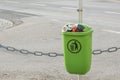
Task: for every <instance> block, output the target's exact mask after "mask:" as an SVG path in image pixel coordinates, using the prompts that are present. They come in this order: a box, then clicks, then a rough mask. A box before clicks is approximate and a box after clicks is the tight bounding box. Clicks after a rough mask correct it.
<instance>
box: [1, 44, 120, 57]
mask: <svg viewBox="0 0 120 80" xmlns="http://www.w3.org/2000/svg"><path fill="white" fill-rule="evenodd" d="M0 48H4V49H6V50H7V51H11V52H15V51H17V52H20V53H22V54H33V55H35V56H44V55H45V56H49V57H57V56H63V53H62V54H59V53H56V52H49V53H43V52H41V51H34V52H31V51H28V50H25V49H20V50H19V49H16V48H14V47H10V46H3V45H1V44H0ZM119 49H120V47H110V48H108V49H106V50H101V49H97V50H93V51H92V54H93V55H98V54H102V53H104V52H108V53H111V52H116V51H118V50H119Z"/></svg>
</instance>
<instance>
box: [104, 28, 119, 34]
mask: <svg viewBox="0 0 120 80" xmlns="http://www.w3.org/2000/svg"><path fill="white" fill-rule="evenodd" d="M102 31H105V32H110V33H115V34H120V32H119V31H113V30H107V29H104V30H102Z"/></svg>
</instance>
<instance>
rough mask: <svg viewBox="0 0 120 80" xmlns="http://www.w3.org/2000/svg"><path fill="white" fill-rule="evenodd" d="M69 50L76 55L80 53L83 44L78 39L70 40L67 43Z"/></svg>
mask: <svg viewBox="0 0 120 80" xmlns="http://www.w3.org/2000/svg"><path fill="white" fill-rule="evenodd" d="M67 49H68V50H69V51H70V52H71V53H74V54H76V53H79V52H80V50H81V43H80V42H79V41H78V40H76V39H72V40H69V41H68V43H67Z"/></svg>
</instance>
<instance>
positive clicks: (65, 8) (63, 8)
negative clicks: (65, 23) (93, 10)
mask: <svg viewBox="0 0 120 80" xmlns="http://www.w3.org/2000/svg"><path fill="white" fill-rule="evenodd" d="M61 8H63V9H74V10H75V9H77V8H72V7H61Z"/></svg>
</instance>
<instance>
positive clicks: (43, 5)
mask: <svg viewBox="0 0 120 80" xmlns="http://www.w3.org/2000/svg"><path fill="white" fill-rule="evenodd" d="M30 5H39V6H42V7H45V6H47V5H46V4H40V3H31V4H30Z"/></svg>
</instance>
